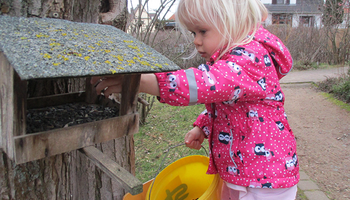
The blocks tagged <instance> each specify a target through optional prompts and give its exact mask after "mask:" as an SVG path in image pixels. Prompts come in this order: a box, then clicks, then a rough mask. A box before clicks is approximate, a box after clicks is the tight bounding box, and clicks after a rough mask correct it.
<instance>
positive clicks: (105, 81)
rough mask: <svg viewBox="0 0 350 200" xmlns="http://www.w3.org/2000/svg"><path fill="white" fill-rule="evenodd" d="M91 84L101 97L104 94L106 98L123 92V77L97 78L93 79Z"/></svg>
mask: <svg viewBox="0 0 350 200" xmlns="http://www.w3.org/2000/svg"><path fill="white" fill-rule="evenodd" d="M90 83H91V84H92V85H93V86H95V88H96V93H97V94H98V95H100V94H101V93H103V95H104V96H105V97H109V95H110V94H112V93H121V92H122V83H123V76H113V77H111V76H110V77H100V76H95V77H92V78H91V81H90Z"/></svg>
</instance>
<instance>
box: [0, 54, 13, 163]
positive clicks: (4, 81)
mask: <svg viewBox="0 0 350 200" xmlns="http://www.w3.org/2000/svg"><path fill="white" fill-rule="evenodd" d="M0 75H1V78H0V106H1V107H0V115H1V122H0V131H1V132H0V148H2V150H3V151H4V152H6V153H7V155H8V156H9V158H13V149H12V148H10V147H12V146H13V144H12V142H13V140H12V138H13V116H14V112H13V109H14V105H13V99H14V95H13V92H14V91H13V85H14V80H13V76H14V69H13V68H12V66H11V65H10V63H9V62H8V60H7V58H6V57H5V55H4V53H3V52H1V51H0Z"/></svg>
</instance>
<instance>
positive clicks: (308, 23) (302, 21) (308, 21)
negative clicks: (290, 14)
mask: <svg viewBox="0 0 350 200" xmlns="http://www.w3.org/2000/svg"><path fill="white" fill-rule="evenodd" d="M314 23H315V17H314V16H300V17H299V26H305V27H313V26H314Z"/></svg>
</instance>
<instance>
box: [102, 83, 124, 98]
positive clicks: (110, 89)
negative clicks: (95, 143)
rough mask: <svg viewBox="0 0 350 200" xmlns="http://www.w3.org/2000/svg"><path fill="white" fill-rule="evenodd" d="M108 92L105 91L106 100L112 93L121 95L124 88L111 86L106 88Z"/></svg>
mask: <svg viewBox="0 0 350 200" xmlns="http://www.w3.org/2000/svg"><path fill="white" fill-rule="evenodd" d="M104 89H106V90H104V92H103V94H104V96H105V97H106V98H108V97H109V95H111V94H112V93H121V92H122V88H121V86H120V85H112V86H109V87H107V88H104Z"/></svg>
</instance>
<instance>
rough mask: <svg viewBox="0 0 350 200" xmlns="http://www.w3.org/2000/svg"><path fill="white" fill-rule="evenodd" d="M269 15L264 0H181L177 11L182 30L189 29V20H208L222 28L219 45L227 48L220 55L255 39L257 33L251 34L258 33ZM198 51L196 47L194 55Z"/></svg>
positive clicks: (206, 21) (219, 29)
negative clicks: (187, 25) (262, 0)
mask: <svg viewBox="0 0 350 200" xmlns="http://www.w3.org/2000/svg"><path fill="white" fill-rule="evenodd" d="M267 15H268V11H267V9H266V7H265V6H264V4H262V3H261V1H260V0H180V2H179V5H178V8H177V11H176V14H175V16H176V21H177V22H178V23H177V24H178V26H179V28H180V30H181V31H182V32H186V30H187V27H186V24H189V23H190V24H197V23H204V24H206V25H209V26H212V27H215V28H216V29H217V30H218V32H219V33H220V34H221V37H222V40H221V43H220V44H219V48H224V49H222V50H221V53H220V56H219V57H218V58H220V57H221V56H222V55H223V54H225V53H226V52H228V51H229V50H230V49H232V48H234V47H237V46H240V45H244V44H247V43H249V42H251V41H252V38H253V37H247V36H248V35H251V36H254V35H255V32H256V31H257V29H258V28H259V26H260V25H261V23H262V22H263V21H264V20H265V19H266V18H267ZM184 35H186V36H188V34H184ZM218 37H219V36H218ZM187 39H189V40H191V39H190V38H189V37H188V38H187ZM196 53H197V51H196V50H195V51H194V53H192V54H191V55H190V57H193V56H195V54H196Z"/></svg>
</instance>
